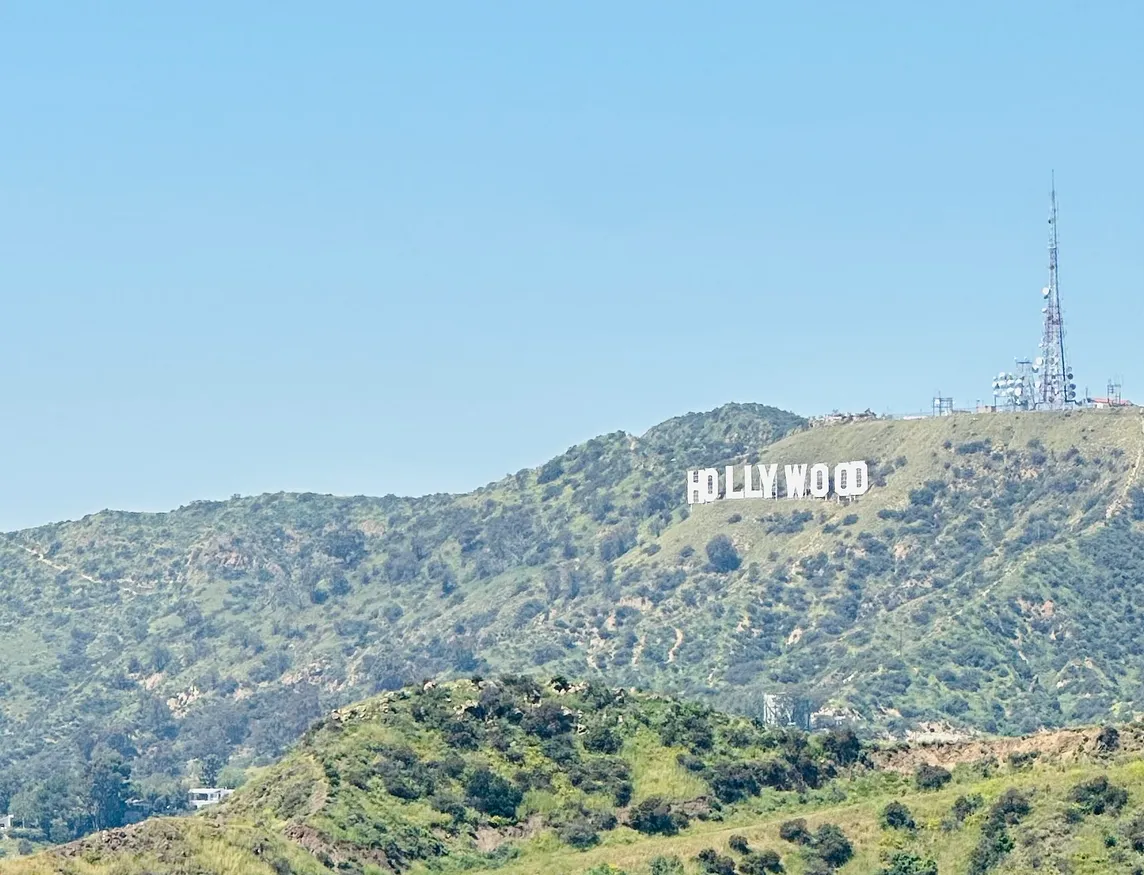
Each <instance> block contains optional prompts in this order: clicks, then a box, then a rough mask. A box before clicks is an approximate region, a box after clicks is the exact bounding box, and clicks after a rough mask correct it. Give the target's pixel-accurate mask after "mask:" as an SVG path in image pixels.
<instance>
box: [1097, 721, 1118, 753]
mask: <svg viewBox="0 0 1144 875" xmlns="http://www.w3.org/2000/svg"><path fill="white" fill-rule="evenodd" d="M1096 746H1097V748H1099V749H1100V750H1102V751H1104V752H1106V753H1110V752H1111V751H1114V750H1116V749H1117V748H1119V747H1120V732H1119V730H1117V728H1116V727H1115V726H1105V727H1104V728H1102V729H1101V730H1100V734H1099V735H1098V736H1097V737H1096Z"/></svg>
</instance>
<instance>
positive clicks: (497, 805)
mask: <svg viewBox="0 0 1144 875" xmlns="http://www.w3.org/2000/svg"><path fill="white" fill-rule="evenodd" d="M465 792H466V793H467V794H468V798H469V804H470V805H472V806H473V807H474V808H476V809H477V810H478V811H483V812H484V813H485V814H490V815H492V816H494V817H514V816H515V815H516V807H517V806H518V805H520V801H521V799H523V798H524V795H523V794H522V793H521V792H520V791H519V790H518V789H517V788H516V787H514V786H513V785H512V784H510V783H509V782H508V781H506V780H505V779H504V778H502V777H501V776H500V775H497V774H494V773H493V772H490V771H489V770H488V769H477V771H475V772H474V773H473V774H472V776H471V777H470V778H469V780H468V782H467V783H466V785H465Z"/></svg>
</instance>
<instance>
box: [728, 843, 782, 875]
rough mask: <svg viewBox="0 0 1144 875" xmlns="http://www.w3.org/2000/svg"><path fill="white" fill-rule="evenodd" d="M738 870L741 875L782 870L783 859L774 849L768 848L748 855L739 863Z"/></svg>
mask: <svg viewBox="0 0 1144 875" xmlns="http://www.w3.org/2000/svg"><path fill="white" fill-rule="evenodd" d="M739 871H740V872H741V873H742V875H767V873H770V872H782V871H783V861H782V858H781V857H780V856H779V855H778V854H777V853H776V852H775V851H772V850H770V849H769V848H768V849H767V850H765V851H759V852H758V853H756V854H751V855H750V856H748V857H747V859H745V860H744V861H743V862H742V863H740V864H739Z"/></svg>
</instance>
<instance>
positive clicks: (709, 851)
mask: <svg viewBox="0 0 1144 875" xmlns="http://www.w3.org/2000/svg"><path fill="white" fill-rule="evenodd" d="M695 860H696V862H697V863H699V871H700V872H708V873H711V875H735V861H734V860H732V859H731V858H730V857H722V856H720V855H719V853H718V852H717V851H716V850H715V849H714V848H704V849H703V850H702V851H700V852H699V853H698V854H696V855H695Z"/></svg>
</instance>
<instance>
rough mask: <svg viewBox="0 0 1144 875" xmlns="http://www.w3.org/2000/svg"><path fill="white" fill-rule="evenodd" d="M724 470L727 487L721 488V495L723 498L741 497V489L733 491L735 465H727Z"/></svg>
mask: <svg viewBox="0 0 1144 875" xmlns="http://www.w3.org/2000/svg"><path fill="white" fill-rule="evenodd" d="M726 471H727V487H726V489H724V490H723V497H724V498H743V497H744V495H743V490H742V489H740V490H739V491H738V492H736V491H735V466H734V465H728V466H727V468H726ZM743 485H744V486H746V485H747V484H746V483H744V484H743Z"/></svg>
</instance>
